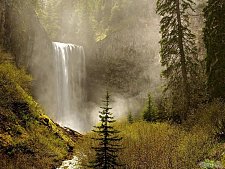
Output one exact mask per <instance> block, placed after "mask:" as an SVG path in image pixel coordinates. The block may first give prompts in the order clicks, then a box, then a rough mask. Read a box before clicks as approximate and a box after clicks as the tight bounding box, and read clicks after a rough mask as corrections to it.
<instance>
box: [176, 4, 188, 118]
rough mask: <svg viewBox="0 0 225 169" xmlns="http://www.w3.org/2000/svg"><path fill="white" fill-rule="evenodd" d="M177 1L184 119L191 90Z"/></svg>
mask: <svg viewBox="0 0 225 169" xmlns="http://www.w3.org/2000/svg"><path fill="white" fill-rule="evenodd" d="M175 1H176V13H177V22H178V48H179V54H180V63H181V71H182V78H183V85H184V94H185V97H186V98H185V100H186V103H185V112H184V114H183V119H186V117H187V113H188V111H189V106H190V90H189V83H188V77H187V65H186V58H185V52H184V45H183V37H184V35H183V28H182V23H181V14H180V0H175Z"/></svg>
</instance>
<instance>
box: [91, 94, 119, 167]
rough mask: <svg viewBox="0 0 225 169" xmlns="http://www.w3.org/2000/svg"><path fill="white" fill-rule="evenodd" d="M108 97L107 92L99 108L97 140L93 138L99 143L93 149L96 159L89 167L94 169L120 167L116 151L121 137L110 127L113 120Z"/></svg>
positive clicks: (96, 129)
mask: <svg viewBox="0 0 225 169" xmlns="http://www.w3.org/2000/svg"><path fill="white" fill-rule="evenodd" d="M109 101H110V95H109V93H108V91H107V93H106V97H105V100H103V103H104V106H103V107H100V108H101V109H102V111H100V112H99V117H100V125H99V126H95V130H93V131H94V132H95V133H97V134H98V137H97V138H93V139H94V140H96V141H99V144H98V146H97V147H93V149H94V150H95V152H96V158H95V160H94V161H93V162H91V167H93V168H96V169H111V168H112V169H114V168H116V167H118V166H121V165H120V164H119V163H118V162H117V158H118V151H119V150H120V149H121V145H120V144H119V142H120V141H121V139H122V138H121V137H119V136H118V133H119V131H117V130H115V129H114V127H113V126H112V125H111V124H112V123H114V122H115V120H113V119H114V118H113V116H112V113H110V112H109V111H110V109H112V108H110V107H109Z"/></svg>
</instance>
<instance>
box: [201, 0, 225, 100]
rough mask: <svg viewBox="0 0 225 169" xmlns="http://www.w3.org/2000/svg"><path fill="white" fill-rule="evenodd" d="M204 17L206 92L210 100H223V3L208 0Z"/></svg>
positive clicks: (224, 62) (224, 26)
mask: <svg viewBox="0 0 225 169" xmlns="http://www.w3.org/2000/svg"><path fill="white" fill-rule="evenodd" d="M204 16H205V19H206V21H205V28H204V42H205V47H206V49H207V58H206V62H207V67H206V68H207V77H208V91H209V94H210V96H211V98H223V99H225V1H224V0H208V5H207V6H206V8H205V9H204Z"/></svg>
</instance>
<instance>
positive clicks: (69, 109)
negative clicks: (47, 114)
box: [52, 42, 86, 131]
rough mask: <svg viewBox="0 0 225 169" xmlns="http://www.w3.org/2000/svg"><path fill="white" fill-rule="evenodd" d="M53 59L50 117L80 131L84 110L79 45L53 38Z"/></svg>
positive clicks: (83, 69) (83, 80)
mask: <svg viewBox="0 0 225 169" xmlns="http://www.w3.org/2000/svg"><path fill="white" fill-rule="evenodd" d="M53 49H54V55H55V56H54V60H55V65H54V67H55V84H54V85H55V87H54V89H55V92H54V96H53V97H55V98H54V100H55V102H56V103H55V104H54V105H55V106H56V108H55V110H56V112H54V113H53V117H52V118H53V119H54V120H55V121H56V122H58V123H59V124H61V125H63V126H66V127H70V128H72V129H75V130H78V131H81V130H82V129H83V128H84V126H83V125H84V122H85V119H86V117H85V113H84V111H85V110H84V106H83V103H84V100H85V91H84V87H85V79H86V69H85V66H86V65H85V54H84V49H83V47H81V46H76V45H74V44H66V43H60V42H53Z"/></svg>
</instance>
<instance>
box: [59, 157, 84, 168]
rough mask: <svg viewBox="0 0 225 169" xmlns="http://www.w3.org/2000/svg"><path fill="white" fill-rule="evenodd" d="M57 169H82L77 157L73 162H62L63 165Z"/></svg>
mask: <svg viewBox="0 0 225 169" xmlns="http://www.w3.org/2000/svg"><path fill="white" fill-rule="evenodd" d="M57 169H81V166H80V164H79V160H78V158H77V157H76V156H74V157H73V159H72V160H65V161H63V162H62V165H61V166H60V167H59V168H57Z"/></svg>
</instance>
